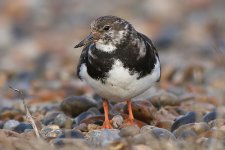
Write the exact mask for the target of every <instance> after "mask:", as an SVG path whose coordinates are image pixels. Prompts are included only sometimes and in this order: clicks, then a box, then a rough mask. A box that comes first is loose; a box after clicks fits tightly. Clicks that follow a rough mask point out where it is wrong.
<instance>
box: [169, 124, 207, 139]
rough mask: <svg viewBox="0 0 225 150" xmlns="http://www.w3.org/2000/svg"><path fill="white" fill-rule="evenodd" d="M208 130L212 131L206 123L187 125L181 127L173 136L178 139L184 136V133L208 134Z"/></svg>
mask: <svg viewBox="0 0 225 150" xmlns="http://www.w3.org/2000/svg"><path fill="white" fill-rule="evenodd" d="M208 130H210V127H209V125H208V124H207V123H205V122H200V123H190V124H185V125H182V126H180V127H179V128H178V129H176V130H175V131H173V134H174V135H175V136H176V137H180V136H181V135H182V134H184V132H187V131H193V132H194V133H196V134H197V135H199V134H201V133H203V132H206V131H208ZM185 134H187V133H185Z"/></svg>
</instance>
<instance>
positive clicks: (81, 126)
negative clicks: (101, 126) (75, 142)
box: [74, 123, 88, 132]
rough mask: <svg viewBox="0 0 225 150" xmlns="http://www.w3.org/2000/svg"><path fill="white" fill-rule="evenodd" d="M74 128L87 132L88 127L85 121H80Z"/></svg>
mask: <svg viewBox="0 0 225 150" xmlns="http://www.w3.org/2000/svg"><path fill="white" fill-rule="evenodd" d="M74 129H76V130H80V131H82V132H88V127H87V124H86V123H81V124H79V125H78V126H76V127H75V128H74Z"/></svg>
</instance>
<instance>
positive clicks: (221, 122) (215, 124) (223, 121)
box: [208, 119, 225, 128]
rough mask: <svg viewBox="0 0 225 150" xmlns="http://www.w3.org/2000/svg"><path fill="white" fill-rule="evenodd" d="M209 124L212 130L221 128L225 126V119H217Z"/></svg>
mask: <svg viewBox="0 0 225 150" xmlns="http://www.w3.org/2000/svg"><path fill="white" fill-rule="evenodd" d="M208 124H209V126H210V127H211V128H214V127H221V126H223V125H225V119H215V120H212V121H210V122H209V123H208Z"/></svg>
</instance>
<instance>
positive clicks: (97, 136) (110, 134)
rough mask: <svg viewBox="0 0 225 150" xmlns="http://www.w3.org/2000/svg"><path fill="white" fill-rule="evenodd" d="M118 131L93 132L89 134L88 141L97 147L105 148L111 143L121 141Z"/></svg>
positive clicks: (103, 130)
mask: <svg viewBox="0 0 225 150" xmlns="http://www.w3.org/2000/svg"><path fill="white" fill-rule="evenodd" d="M119 132H120V130H118V129H102V130H93V131H91V132H89V133H88V136H87V140H88V141H89V142H90V143H91V144H93V145H95V146H105V145H107V144H109V143H110V142H112V141H114V140H116V139H119V138H120V136H119Z"/></svg>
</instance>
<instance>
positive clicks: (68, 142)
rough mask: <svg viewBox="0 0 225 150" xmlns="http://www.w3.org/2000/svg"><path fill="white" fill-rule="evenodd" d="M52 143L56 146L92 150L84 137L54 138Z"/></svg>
mask: <svg viewBox="0 0 225 150" xmlns="http://www.w3.org/2000/svg"><path fill="white" fill-rule="evenodd" d="M52 143H53V144H54V145H55V146H67V147H77V148H78V147H79V149H80V150H91V148H90V147H89V146H88V144H87V142H86V140H84V139H59V138H57V139H54V140H53V141H52Z"/></svg>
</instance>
